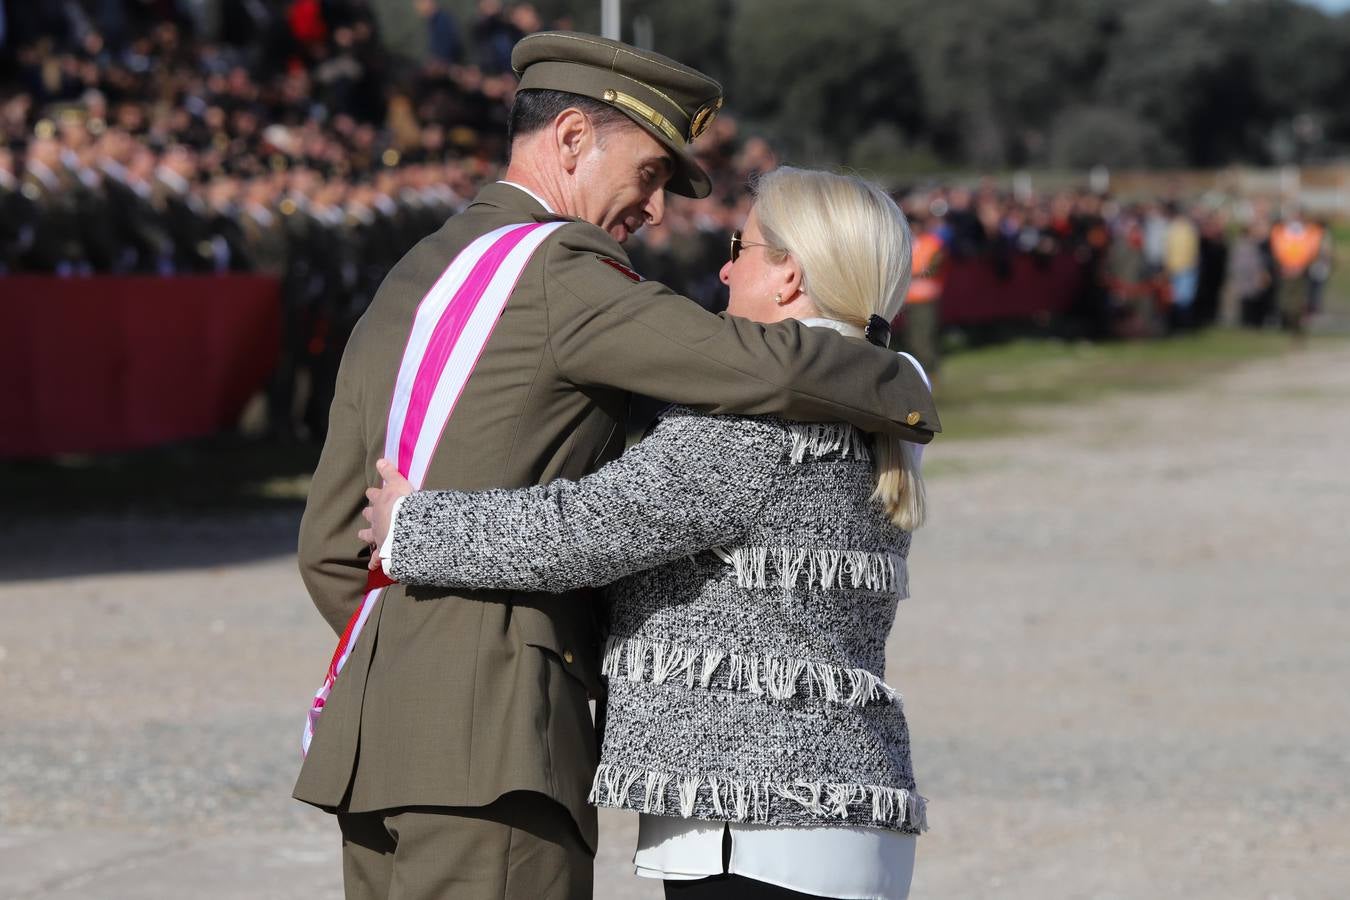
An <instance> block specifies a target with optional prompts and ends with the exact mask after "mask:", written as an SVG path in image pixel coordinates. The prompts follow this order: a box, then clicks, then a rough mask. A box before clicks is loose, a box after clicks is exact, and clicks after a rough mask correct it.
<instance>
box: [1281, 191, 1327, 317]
mask: <svg viewBox="0 0 1350 900" xmlns="http://www.w3.org/2000/svg"><path fill="white" fill-rule="evenodd" d="M1324 231H1325V229H1323V228H1322V226H1320V225H1318V224H1316V223H1315V222H1305V221H1304V220H1303V218H1302V216H1301V215H1300V214H1299V211H1298V210H1297V209H1294V210H1293V211H1292V213H1291V214H1290V215H1289V216H1288V217H1287V218H1285V219H1284V220H1282V221H1280V222H1277V223H1276V224H1275V227H1274V228H1272V229H1271V230H1270V249H1271V252H1273V253H1274V254H1275V262H1276V263H1277V264H1278V265H1279V267H1280V289H1279V291H1280V323H1281V325H1282V326H1283V327H1284V329H1285V330H1286V331H1289V332H1291V333H1293V334H1296V335H1302V334H1303V333H1304V332H1305V331H1306V330H1307V326H1308V315H1309V313H1310V311H1311V300H1312V296H1311V295H1313V294H1315V293H1316V291H1315V289H1314V287H1313V284H1312V279H1310V278H1309V274H1310V269H1311V268H1312V267H1313V265H1314V263H1316V262H1317V260H1318V257H1319V256H1320V255H1321V254H1322V238H1323V235H1324Z"/></svg>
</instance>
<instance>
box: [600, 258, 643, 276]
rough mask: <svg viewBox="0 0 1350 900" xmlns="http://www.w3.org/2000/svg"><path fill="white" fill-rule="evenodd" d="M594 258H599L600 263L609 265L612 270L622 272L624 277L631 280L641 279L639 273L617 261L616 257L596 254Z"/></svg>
mask: <svg viewBox="0 0 1350 900" xmlns="http://www.w3.org/2000/svg"><path fill="white" fill-rule="evenodd" d="M596 259H598V260H600V261H601V262H602V263H604V264H605V265H607V266H609V267H610V268H611V269H613V270H614V271H616V272H619V273H622V274H623V275H624V276H625V277H627V278H629V279H631V280H633V281H641V280H642V276H641V275H639V274H638V273H636V272H634V271H633V270H632V269H630V268H628V267H627V266H625V265H624V264H623V263H621V262H619V261H618V260H617V259H610V258H609V257H608V256H597V257H596Z"/></svg>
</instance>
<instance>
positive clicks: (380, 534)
mask: <svg viewBox="0 0 1350 900" xmlns="http://www.w3.org/2000/svg"><path fill="white" fill-rule="evenodd" d="M375 469H376V471H378V472H379V473H380V476H381V477H382V478H383V479H384V487H377V488H370V489H369V490H367V491H366V499H367V500H369V501H370V505H369V506H367V507H366V508H365V509H363V510H361V515H362V517H363V518H365V520H366V521H367V522H369V523H370V527H369V528H362V529H361V530H360V531H358V532H357V533H356V536H357V537H358V538H360V539H361V540H362V541H364V542H365V543H367V544H369V545H370V547H371V554H370V568H372V569H375V568H378V567H379V565H380V555H379V554H380V547H381V546H382V545H383V544H384V539H385V538H386V537H388V535H389V519H390V517H391V516H392V515H393V514H394V503H395V502H396V501H397V500H398V498H399V497H406V496H408V495H409V494H411V493H412V490H413V487H412V484H411V483H409V481H408V479H406V478H404V477H403V476H402V475H400V474H399V472H398V469H396V468H395V467H394V464H393V463H391V462H390V461H389V460H387V459H381V460H379V461H377V462H376V463H375Z"/></svg>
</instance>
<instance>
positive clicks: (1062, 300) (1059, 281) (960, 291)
mask: <svg viewBox="0 0 1350 900" xmlns="http://www.w3.org/2000/svg"><path fill="white" fill-rule="evenodd" d="M1009 261H1010V262H1011V263H1012V266H1011V268H1010V270H1009V271H1008V274H1007V277H1003V278H1001V277H999V273H998V271H997V270H996V269H995V267H994V263H993V262H992V261H990V260H987V259H980V258H975V259H960V260H949V261H948V263H947V269H946V273H945V274H946V278H945V279H944V282H943V287H942V300H941V304H942V306H941V308H940V312H939V315H940V316H941V318H942V324H943V325H982V324H988V323H993V322H1005V321H1018V320H1027V319H1035V318H1039V317H1040V316H1043V315H1045V314H1049V315H1061V314H1063V313H1066V312H1068V311H1069V308H1070V307H1071V306H1072V305H1073V301H1074V297H1075V296H1076V295H1077V293H1078V289H1079V287H1080V285H1081V284H1082V280H1083V274H1084V272H1083V266H1082V264H1081V263H1079V262H1078V261H1077V260H1076V259H1074V258H1073V256H1072V255H1071V254H1068V253H1061V254H1058V255H1056V256H1052V257H1050V258H1049V259H1045V258H1037V257H1033V256H1031V255H1029V254H1025V253H1016V254H1013V256H1012V257H1011V259H1010V260H1009Z"/></svg>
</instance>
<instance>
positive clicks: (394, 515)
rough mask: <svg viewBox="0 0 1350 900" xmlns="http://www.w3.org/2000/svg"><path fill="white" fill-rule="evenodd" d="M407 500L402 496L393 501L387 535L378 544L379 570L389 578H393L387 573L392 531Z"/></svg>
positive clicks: (391, 559)
mask: <svg viewBox="0 0 1350 900" xmlns="http://www.w3.org/2000/svg"><path fill="white" fill-rule="evenodd" d="M407 499H408V498H407V497H406V496H403V497H399V498H398V499H397V500H395V501H394V508H393V509H392V510H390V512H389V533H388V534H386V535H385V536H384V543H383V544H380V568H381V569H383V570H384V574H385V575H388V576H389V577H390V578H393V577H394V576H393V575H392V574H390V572H389V569H390V567H391V566H392V565H393V556H394V529H395V528H396V527H397V526H398V511H399V510H400V509H402V508H403V501H404V500H407Z"/></svg>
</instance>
